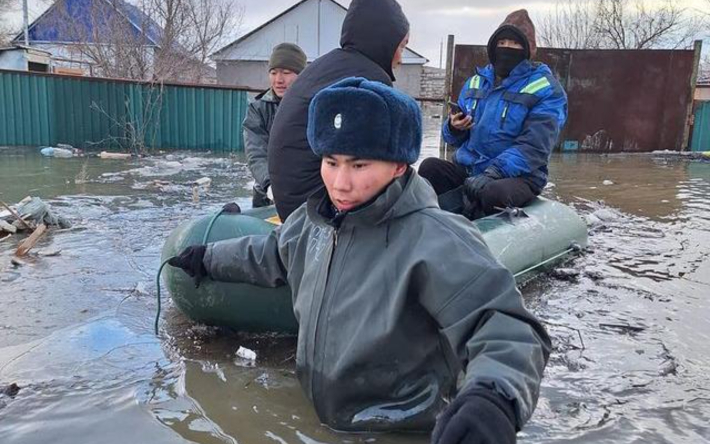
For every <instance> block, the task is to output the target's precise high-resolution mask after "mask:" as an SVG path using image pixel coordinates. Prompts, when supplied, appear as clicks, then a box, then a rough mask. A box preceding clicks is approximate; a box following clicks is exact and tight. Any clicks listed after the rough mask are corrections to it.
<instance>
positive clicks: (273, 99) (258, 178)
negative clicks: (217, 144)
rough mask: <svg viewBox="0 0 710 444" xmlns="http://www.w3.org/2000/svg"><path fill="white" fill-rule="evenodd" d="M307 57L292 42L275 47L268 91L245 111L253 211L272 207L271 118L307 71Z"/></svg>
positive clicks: (243, 125)
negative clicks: (285, 96)
mask: <svg viewBox="0 0 710 444" xmlns="http://www.w3.org/2000/svg"><path fill="white" fill-rule="evenodd" d="M306 61H307V58H306V54H305V53H304V52H303V50H301V48H299V47H298V46H297V45H294V44H293V43H281V44H280V45H276V47H274V50H273V51H272V53H271V58H270V59H269V89H267V90H266V91H264V92H262V93H261V94H259V95H258V96H256V98H255V99H254V101H253V102H251V103H250V104H249V108H247V115H246V117H245V118H244V122H243V123H242V131H243V134H244V151H245V152H246V155H247V164H248V166H249V171H251V175H252V176H254V195H253V197H252V206H253V207H254V208H258V207H264V206H267V205H271V204H272V203H273V202H271V199H269V197H268V190H269V186H270V185H271V180H269V169H268V165H267V156H266V153H267V149H268V146H269V134H270V133H271V126H272V125H273V123H274V116H275V115H276V110H277V109H278V107H279V103H280V102H281V98H282V97H283V96H284V94H286V91H287V90H288V88H289V87H290V86H291V85H292V84H293V82H294V81H295V80H296V78H297V77H298V74H300V72H301V71H303V70H304V69H305V68H306Z"/></svg>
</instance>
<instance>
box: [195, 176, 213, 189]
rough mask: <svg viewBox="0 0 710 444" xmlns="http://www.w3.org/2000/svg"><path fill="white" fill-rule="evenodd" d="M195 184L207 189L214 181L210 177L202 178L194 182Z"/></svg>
mask: <svg viewBox="0 0 710 444" xmlns="http://www.w3.org/2000/svg"><path fill="white" fill-rule="evenodd" d="M193 184H194V185H196V186H199V187H205V188H207V187H209V186H210V185H211V184H212V179H210V178H209V177H200V178H199V179H197V180H196V181H195V182H193Z"/></svg>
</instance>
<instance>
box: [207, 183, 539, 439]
mask: <svg viewBox="0 0 710 444" xmlns="http://www.w3.org/2000/svg"><path fill="white" fill-rule="evenodd" d="M331 208H332V205H331V204H330V201H329V199H328V197H327V195H326V194H325V192H324V191H321V192H320V193H316V194H314V195H313V196H311V198H309V200H308V202H307V203H306V204H304V205H302V206H301V207H300V208H299V209H298V210H297V211H295V212H294V213H293V214H292V215H291V216H290V217H289V218H288V219H287V220H286V222H285V223H284V224H283V225H282V226H281V227H279V228H278V229H276V230H274V232H273V233H272V234H270V235H264V236H250V237H244V238H240V239H233V240H227V241H222V242H217V243H214V244H211V245H210V246H209V247H208V249H207V252H206V255H205V259H204V264H205V267H206V269H207V271H208V273H209V274H210V275H211V277H212V278H213V279H215V280H219V281H228V282H249V283H253V284H257V285H261V286H272V287H275V286H280V285H284V284H286V283H288V284H289V285H290V286H291V289H292V294H293V305H294V311H295V314H296V319H298V322H299V333H298V349H297V353H296V365H297V375H298V378H299V380H300V382H301V384H302V386H303V388H304V390H305V392H306V394H307V395H308V396H309V398H310V399H311V400H312V401H313V403H314V405H315V408H316V411H317V413H318V416H319V417H320V419H321V420H322V421H323V422H324V423H325V424H327V425H329V426H330V427H332V428H335V429H338V430H393V429H397V430H428V429H430V428H431V427H432V426H433V425H434V422H435V418H436V414H437V413H438V412H439V411H440V410H441V409H442V408H443V407H444V406H445V399H446V398H448V397H449V396H451V395H452V394H453V393H454V392H455V386H456V380H457V376H458V374H459V372H460V371H461V370H464V371H465V380H464V382H463V384H464V387H463V388H462V390H466V389H469V388H488V389H492V390H495V391H497V392H498V393H499V394H500V395H502V396H503V397H505V398H506V399H508V400H510V401H511V402H512V403H513V405H514V407H515V411H516V418H517V421H516V422H517V424H516V425H517V427H518V428H522V426H523V424H524V423H525V422H526V421H527V420H528V419H529V418H530V415H531V414H532V412H533V410H534V409H535V404H536V402H537V398H538V391H539V387H540V380H541V378H542V374H543V370H544V368H545V365H546V362H547V358H548V355H549V351H550V340H549V338H548V336H547V334H546V332H545V330H544V328H543V327H542V326H541V325H540V323H539V322H538V321H537V320H536V319H535V317H533V316H532V315H531V314H530V313H529V312H528V311H527V310H526V309H525V307H524V306H523V301H522V298H521V295H520V293H519V292H518V290H517V289H516V286H515V281H514V279H513V276H512V275H511V273H510V272H509V271H508V270H507V269H505V268H504V267H503V266H502V265H501V264H500V263H499V262H497V261H496V260H495V259H494V258H493V256H492V255H491V252H490V250H489V249H488V248H487V247H486V245H485V244H484V242H483V240H482V237H481V235H480V233H479V231H478V230H477V229H476V228H474V226H473V225H472V224H471V223H470V222H469V221H468V220H466V219H465V218H463V217H461V216H457V215H453V214H450V213H446V212H444V211H442V210H440V209H439V207H438V206H437V200H436V195H435V193H434V191H433V189H432V188H431V187H430V186H429V184H428V183H427V182H426V181H425V180H424V179H422V178H420V177H419V176H418V175H417V173H416V172H414V171H413V170H411V169H410V170H409V171H408V173H407V174H406V175H405V176H404V178H401V179H398V180H396V181H394V182H393V183H392V184H391V185H390V186H389V187H388V188H387V189H386V190H385V191H384V192H383V194H381V195H380V196H379V197H378V198H377V199H376V200H374V201H373V202H372V203H371V204H370V205H367V206H365V207H364V208H361V209H359V210H356V211H353V212H350V213H346V215H345V216H344V217H338V216H336V217H335V218H333V217H331V215H330V214H329V213H330V212H332V210H331Z"/></svg>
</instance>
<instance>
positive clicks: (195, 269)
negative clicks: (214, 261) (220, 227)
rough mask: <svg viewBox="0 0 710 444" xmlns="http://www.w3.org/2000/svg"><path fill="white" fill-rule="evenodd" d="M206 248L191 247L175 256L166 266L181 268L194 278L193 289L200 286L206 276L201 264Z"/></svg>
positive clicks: (203, 266)
mask: <svg viewBox="0 0 710 444" xmlns="http://www.w3.org/2000/svg"><path fill="white" fill-rule="evenodd" d="M205 251H207V247H206V246H205V245H191V246H189V247H187V248H185V249H184V250H182V252H181V253H180V254H178V255H177V256H175V257H173V258H171V259H170V260H169V261H168V264H170V265H172V266H173V267H178V268H182V269H183V270H185V273H187V274H188V275H189V276H190V277H193V278H195V288H198V287H199V286H200V281H202V279H203V278H204V277H205V276H207V269H206V268H205V264H203V263H202V258H203V257H205Z"/></svg>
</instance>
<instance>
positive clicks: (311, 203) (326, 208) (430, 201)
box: [306, 167, 438, 228]
mask: <svg viewBox="0 0 710 444" xmlns="http://www.w3.org/2000/svg"><path fill="white" fill-rule="evenodd" d="M306 205H307V209H306V211H307V213H308V217H309V218H310V219H311V220H312V221H314V223H317V224H327V225H330V226H334V227H336V228H338V227H340V226H344V225H352V226H376V225H380V224H382V223H384V222H387V221H390V220H393V219H397V218H399V217H402V216H405V215H407V214H410V213H414V212H416V211H420V210H423V209H424V208H438V202H437V199H436V193H434V190H433V189H432V188H431V186H430V185H429V183H428V182H426V181H425V180H424V179H422V178H421V177H420V176H419V175H418V174H417V172H416V171H414V169H413V168H411V167H410V168H408V169H407V172H406V173H405V174H404V175H403V176H402V177H400V178H398V179H395V180H394V181H392V183H391V184H389V185H388V186H387V188H385V190H384V191H383V192H382V193H380V194H379V195H378V196H377V197H375V198H374V199H373V200H372V201H370V202H369V203H366V204H364V205H362V206H360V207H358V208H357V209H354V210H352V211H348V212H347V213H339V212H337V210H335V208H334V206H333V204H332V203H331V201H330V197H328V193H327V192H326V189H325V187H323V188H321V189H320V190H319V191H317V192H315V193H314V194H312V195H311V197H309V198H308V201H307V204H306Z"/></svg>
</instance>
